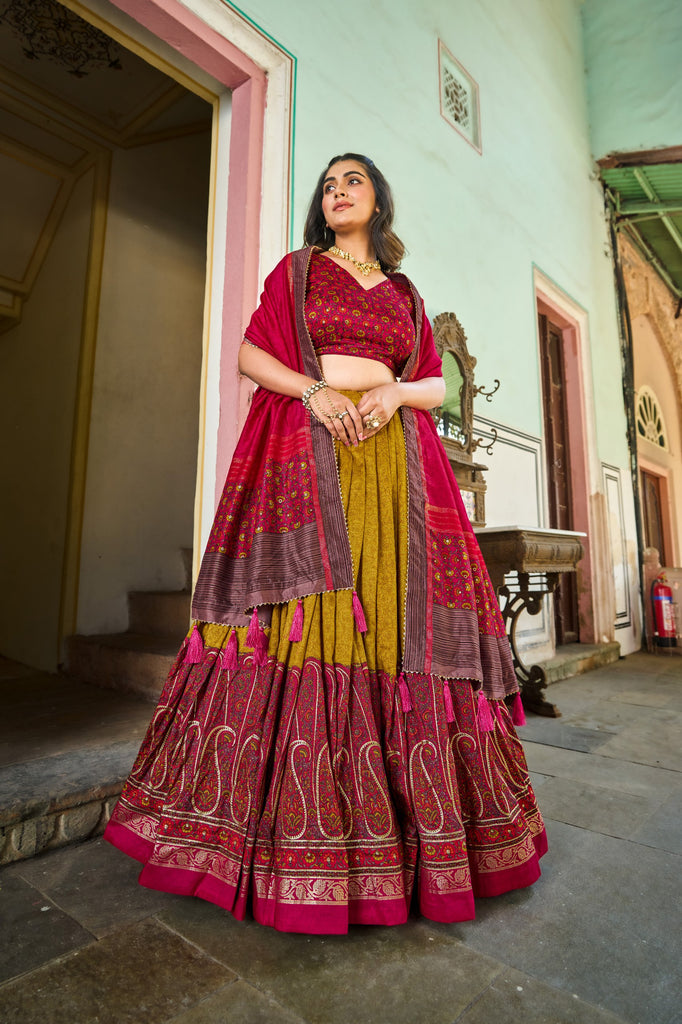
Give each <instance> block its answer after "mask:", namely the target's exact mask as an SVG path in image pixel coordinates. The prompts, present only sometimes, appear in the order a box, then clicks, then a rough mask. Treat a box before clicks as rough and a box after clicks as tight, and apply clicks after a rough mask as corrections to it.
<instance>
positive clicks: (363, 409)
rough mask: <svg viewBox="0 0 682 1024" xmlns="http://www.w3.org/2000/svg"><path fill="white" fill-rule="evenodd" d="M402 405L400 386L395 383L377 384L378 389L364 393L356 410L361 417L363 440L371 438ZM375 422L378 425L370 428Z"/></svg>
mask: <svg viewBox="0 0 682 1024" xmlns="http://www.w3.org/2000/svg"><path fill="white" fill-rule="evenodd" d="M402 404H403V402H402V395H401V385H400V384H399V383H398V382H397V381H393V382H392V383H391V384H379V386H378V387H376V388H371V389H370V390H369V391H365V393H364V395H363V396H362V398H361V399H360V401H359V402H358V408H357V411H358V412H359V413H360V415H361V416H362V424H363V434H364V436H365V439H367V438H368V437H373V436H374V434H376V433H377V431H379V430H381V428H382V427H385V426H386V424H387V423H388V421H389V420H390V419H391V417H392V416H393V414H394V413H395V411H396V409H399V408H400V406H401V405H402ZM377 420H378V421H379V422H378V424H377V425H376V426H372V425H371V424H372V422H373V421H374V422H376V421H377Z"/></svg>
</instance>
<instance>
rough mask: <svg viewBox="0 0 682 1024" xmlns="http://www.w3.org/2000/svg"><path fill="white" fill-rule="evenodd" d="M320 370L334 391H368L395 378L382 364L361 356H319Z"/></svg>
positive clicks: (390, 382) (391, 381) (389, 382)
mask: <svg viewBox="0 0 682 1024" xmlns="http://www.w3.org/2000/svg"><path fill="white" fill-rule="evenodd" d="M319 362H320V369H321V370H322V374H323V376H324V379H325V380H326V382H327V384H328V385H329V387H330V388H334V390H335V391H368V390H369V389H370V388H376V387H378V386H379V384H392V383H393V382H394V381H395V376H394V374H393V373H392V372H391V370H390V369H389V368H388V366H385V365H384V363H380V362H378V361H377V360H376V359H365V358H364V357H362V356H341V355H331V354H330V355H321V356H320V357H319Z"/></svg>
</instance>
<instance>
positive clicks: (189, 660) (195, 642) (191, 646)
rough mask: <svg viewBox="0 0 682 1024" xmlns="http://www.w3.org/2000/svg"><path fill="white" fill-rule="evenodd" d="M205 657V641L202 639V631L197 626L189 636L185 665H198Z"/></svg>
mask: <svg viewBox="0 0 682 1024" xmlns="http://www.w3.org/2000/svg"><path fill="white" fill-rule="evenodd" d="M203 657H204V642H203V640H202V639H201V633H200V632H199V630H198V629H197V627H196V626H195V627H194V629H193V630H192V633H191V635H190V638H189V643H188V644H187V650H186V651H185V665H198V664H199V662H200V661H202V659H203Z"/></svg>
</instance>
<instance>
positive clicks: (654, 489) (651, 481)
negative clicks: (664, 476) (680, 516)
mask: <svg viewBox="0 0 682 1024" xmlns="http://www.w3.org/2000/svg"><path fill="white" fill-rule="evenodd" d="M662 509H663V502H662V495H661V478H660V476H656V474H655V473H647V471H646V470H645V469H643V470H642V512H643V519H644V542H645V544H646V547H648V548H656V550H657V551H658V554H659V558H660V561H661V565H668V564H669V562H668V553H667V551H666V545H665V534H664V532H663V513H662Z"/></svg>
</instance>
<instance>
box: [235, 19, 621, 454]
mask: <svg viewBox="0 0 682 1024" xmlns="http://www.w3.org/2000/svg"><path fill="white" fill-rule="evenodd" d="M245 11H246V13H247V14H248V15H249V16H250V17H251V18H252V19H253V20H254V21H256V22H257V23H258V24H260V25H261V26H262V27H263V28H265V29H266V30H267V31H268V32H269V33H270V34H271V35H272V36H274V37H275V38H276V39H277V40H278V41H279V42H281V43H282V44H283V45H284V46H286V47H287V48H288V49H289V50H290V51H291V52H292V53H294V54H295V55H296V57H297V60H298V73H297V74H298V77H297V96H296V130H295V162H294V170H295V189H294V211H293V215H294V228H295V232H294V237H295V240H296V244H300V236H301V229H302V224H303V220H304V213H305V208H306V205H307V202H308V199H309V195H310V191H311V190H312V187H313V185H314V183H315V180H316V178H317V175H318V173H319V171H320V170H321V168H322V166H323V164H324V163H325V162H326V160H327V159H328V158H329V157H330V156H332V155H334V154H336V153H339V152H342V151H344V150H356V151H359V152H364V153H366V154H368V155H369V156H371V158H372V159H373V160H374V161H375V163H377V165H378V166H379V167H381V168H382V170H384V172H385V173H386V175H387V177H388V178H389V181H390V182H391V183H392V186H393V188H394V192H395V198H396V206H397V211H398V224H397V227H398V232H399V233H400V234H401V236H402V237H403V239H404V241H405V243H406V244H407V247H408V251H409V256H408V258H407V259H406V261H405V263H404V269H405V270H406V272H407V273H408V274H409V275H410V276H411V277H412V278H413V279H414V281H415V283H416V285H417V287H418V288H419V289H420V291H421V292H422V295H423V296H424V298H425V301H426V306H427V312H428V313H429V314H430V315H431V316H433V315H435V314H437V313H439V312H442V311H445V310H451V311H453V312H455V313H456V314H457V316H458V317H459V319H460V320H461V322H462V323H463V325H464V328H465V330H466V332H467V335H468V338H469V345H470V350H471V351H472V353H473V354H474V355H475V356H476V357H477V358H478V367H477V381H478V383H481V384H488V385H489V384H491V383H492V381H493V379H494V378H495V377H498V378H500V380H501V381H502V387H501V389H500V391H499V392H498V394H497V395H496V396H495V399H494V402H493V403H492V404H491V405H487V404H485V403H484V404H483V406H481V404H480V403H478V406H477V408H478V409H479V411H481V412H482V413H484V414H485V415H486V416H491V417H493V418H494V419H496V420H499V421H501V422H505V423H507V424H510V425H512V426H514V427H516V428H517V429H520V430H524V431H527V432H529V433H531V434H534V435H536V436H537V435H540V434H541V433H542V417H541V405H540V385H539V376H538V360H537V338H536V322H535V308H534V295H533V287H532V266H533V264H536V265H537V266H538V267H539V268H540V269H541V270H542V271H543V272H544V273H545V274H547V275H548V276H549V277H551V278H552V279H553V280H554V281H555V282H556V283H557V284H558V285H559V286H560V287H561V288H562V289H563V290H564V291H565V292H567V293H568V294H569V295H570V296H571V297H572V298H573V299H574V300H576V301H577V302H578V303H580V304H581V305H582V306H583V307H585V308H586V309H587V310H588V311H589V313H590V318H591V322H592V323H593V324H594V325H595V330H594V339H595V341H596V344H597V346H598V349H599V351H598V352H596V353H595V357H594V358H595V375H596V378H597V380H598V381H599V380H601V379H604V380H608V388H607V390H608V400H607V399H606V398H603V399H602V400H600V403H599V404H598V428H599V435H600V437H603V438H604V453H603V455H602V457H603V458H607V459H608V461H611V462H615V463H617V464H620V465H625V464H626V461H627V451H626V445H625V431H624V421H623V413H622V399H621V398H620V383H619V377H620V370H619V363H618V338H617V329H616V320H615V313H614V305H613V288H612V276H611V265H610V260H609V257H608V255H607V254H606V253H605V245H606V233H605V230H604V222H603V213H602V200H601V188H600V186H599V184H598V183H597V182H596V181H595V178H594V174H593V164H592V160H591V155H590V142H589V127H588V118H587V99H586V87H585V75H584V66H583V53H582V24H581V17H580V5H579V4H578V3H577V2H574V0H516V2H514V3H513V4H512V3H501V2H495V0H478V2H471V0H447V2H446V0H419V2H417V0H402V2H401V0H398V2H395V0H394V2H381V0H379V2H373V3H371V4H368V3H366V0H345V2H344V4H343V5H342V6H340V7H339V6H336V5H331V4H330V5H321V4H319V2H316V0H315V2H314V0H297V2H296V3H295V4H282V3H281V2H280V0H251V2H248V3H247V4H246V6H245ZM439 37H440V38H441V39H442V40H443V42H444V43H445V45H446V46H447V47H448V48H449V49H450V51H451V52H452V53H453V55H454V56H455V57H456V58H457V59H458V60H459V61H460V62H461V63H462V64H463V65H464V66H465V68H466V69H467V71H468V72H469V73H470V74H471V75H472V76H473V77H474V79H475V80H476V81H477V82H478V84H479V86H480V104H481V136H482V150H483V152H482V155H480V154H479V153H478V152H476V150H475V149H473V148H472V146H470V145H469V144H468V143H467V142H466V141H465V140H464V139H463V138H461V137H460V136H459V135H458V134H457V133H456V132H455V131H454V130H453V129H452V128H451V127H450V125H449V124H448V123H447V122H446V121H445V120H444V119H443V118H442V117H441V115H440V109H439V96H438V38H439ZM612 392H613V394H612Z"/></svg>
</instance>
